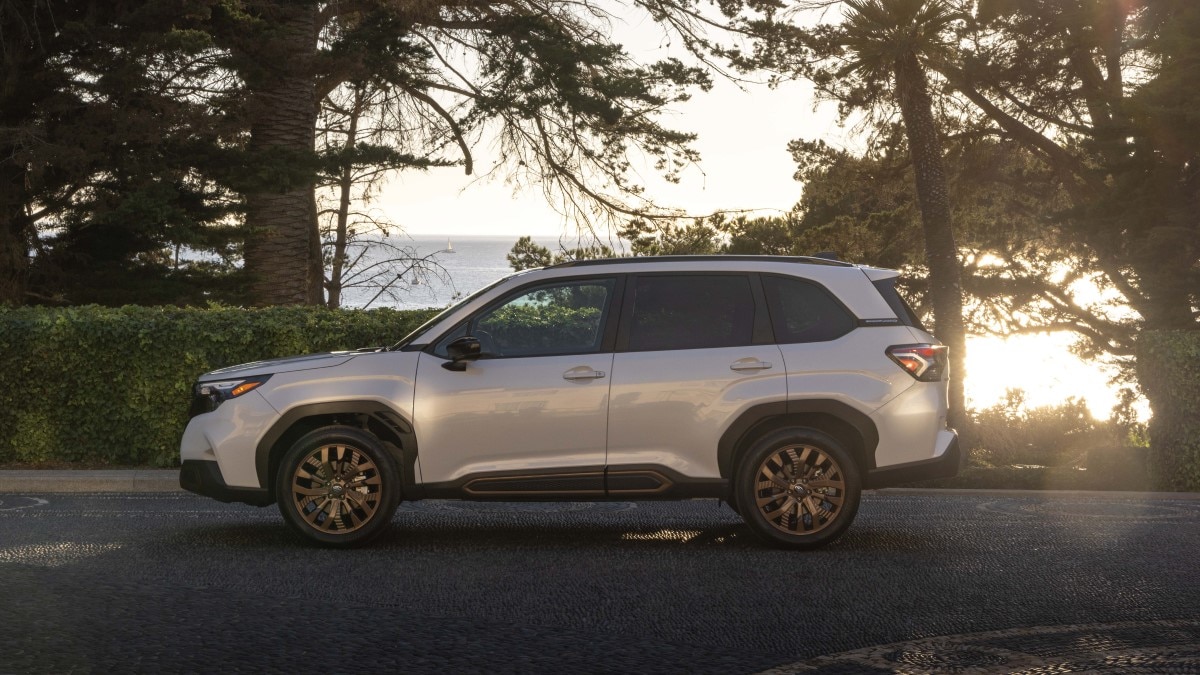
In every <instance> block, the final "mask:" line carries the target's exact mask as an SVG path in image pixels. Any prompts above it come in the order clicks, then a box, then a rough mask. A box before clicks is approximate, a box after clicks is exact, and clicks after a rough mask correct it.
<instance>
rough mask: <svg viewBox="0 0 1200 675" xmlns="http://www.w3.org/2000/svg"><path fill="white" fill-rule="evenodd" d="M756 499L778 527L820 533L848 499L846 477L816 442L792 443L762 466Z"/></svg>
mask: <svg viewBox="0 0 1200 675" xmlns="http://www.w3.org/2000/svg"><path fill="white" fill-rule="evenodd" d="M754 499H755V503H756V505H757V507H758V510H759V511H760V512H761V513H762V515H763V517H764V518H765V519H766V521H767V522H768V523H770V524H771V525H772V526H774V527H775V528H776V529H778V530H780V531H782V532H785V533H787V534H792V535H795V534H816V533H817V532H820V531H821V530H824V529H825V528H826V527H828V526H829V525H830V524H832V523H833V522H834V521H835V520H836V519H837V516H838V513H839V512H840V511H841V509H842V506H843V505H844V504H845V501H846V478H845V476H844V475H843V473H842V467H841V466H839V465H838V463H837V461H836V460H834V459H833V457H832V456H830V454H829V453H826V452H824V451H823V450H821V449H820V448H817V447H815V446H812V445H788V446H784V447H782V448H779V450H777V451H775V452H773V453H771V454H769V455H767V458H766V459H764V460H763V461H762V463H761V464H760V465H759V467H758V472H757V474H756V476H755V484H754Z"/></svg>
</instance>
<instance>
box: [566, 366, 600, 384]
mask: <svg viewBox="0 0 1200 675" xmlns="http://www.w3.org/2000/svg"><path fill="white" fill-rule="evenodd" d="M602 377H604V371H603V370H592V369H591V368H588V367H587V366H580V367H578V368H572V369H570V370H568V371H567V372H565V373H563V379H564V380H571V381H575V380H598V379H600V378H602Z"/></svg>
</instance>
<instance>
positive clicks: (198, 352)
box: [0, 306, 433, 465]
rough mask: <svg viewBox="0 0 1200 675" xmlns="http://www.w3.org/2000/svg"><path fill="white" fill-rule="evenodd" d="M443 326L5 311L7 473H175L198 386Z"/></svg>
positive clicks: (378, 318) (303, 311)
mask: <svg viewBox="0 0 1200 675" xmlns="http://www.w3.org/2000/svg"><path fill="white" fill-rule="evenodd" d="M432 314H433V311H426V310H418V311H395V310H386V309H379V310H372V311H333V310H326V309H317V308H295V307H292V308H271V309H265V310H244V309H234V308H212V309H177V308H164V307H133V306H129V307H121V308H117V309H110V308H104V307H97V306H85V307H72V308H68V309H45V308H33V307H31V308H21V309H11V310H4V309H0V463H3V462H18V461H19V462H35V461H48V460H58V461H87V462H102V463H103V462H107V463H112V464H148V463H155V464H160V465H161V464H162V463H163V462H164V461H170V462H174V461H175V459H177V457H178V454H177V453H178V448H179V440H180V437H181V435H182V433H183V430H184V427H185V426H186V423H187V408H188V403H189V400H190V395H191V384H192V383H193V382H194V381H195V379H196V376H197V375H199V374H201V373H203V372H206V371H209V370H213V369H215V368H219V367H223V366H229V365H234V364H238V363H246V362H249V361H256V360H261V359H265V358H272V357H278V356H289V355H295V354H305V353H312V352H322V351H333V350H343V349H355V348H358V347H363V346H380V345H386V344H392V343H394V342H396V341H398V340H399V339H400V338H402V337H404V335H405V334H407V333H408V332H409V331H411V330H412V329H414V328H416V327H417V326H419V325H420V324H421V323H423V322H424V321H425V320H426V319H428V318H429V317H430V316H431V315H432Z"/></svg>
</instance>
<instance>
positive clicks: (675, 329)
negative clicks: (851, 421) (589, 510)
mask: <svg viewBox="0 0 1200 675" xmlns="http://www.w3.org/2000/svg"><path fill="white" fill-rule="evenodd" d="M786 386H787V385H786V374H785V369H784V365H783V356H782V354H781V353H780V351H779V348H778V347H777V346H776V345H775V344H773V342H772V336H771V328H770V319H769V317H768V315H767V312H766V308H765V300H764V298H763V294H762V290H761V285H760V284H759V281H758V278H757V276H756V275H752V274H740V273H731V274H726V273H703V272H687V273H663V274H638V275H634V276H631V278H630V280H629V283H628V284H627V286H626V292H625V300H624V302H623V311H622V315H621V324H620V329H619V332H618V336H617V354H616V355H615V357H614V359H613V367H612V384H611V397H612V399H611V403H610V404H609V415H608V419H609V422H608V474H609V477H610V479H611V478H612V477H613V476H614V475H616V474H618V473H619V472H620V471H621V470H622V469H636V468H654V467H662V468H666V469H669V470H671V471H673V472H678V473H679V474H682V476H683V477H688V478H718V477H719V476H720V472H719V470H718V467H717V441H718V439H719V438H720V436H721V434H722V433H723V432H724V431H725V429H726V428H728V426H729V425H730V423H731V422H732V421H733V420H734V419H735V418H736V417H737V416H738V415H739V414H740V413H741V412H742V411H744V410H746V409H748V408H750V407H751V406H754V405H757V404H759V403H766V402H776V401H784V400H786V398H787V389H786ZM609 488H610V494H612V493H613V492H614V491H613V490H612V484H611V480H610V485H609Z"/></svg>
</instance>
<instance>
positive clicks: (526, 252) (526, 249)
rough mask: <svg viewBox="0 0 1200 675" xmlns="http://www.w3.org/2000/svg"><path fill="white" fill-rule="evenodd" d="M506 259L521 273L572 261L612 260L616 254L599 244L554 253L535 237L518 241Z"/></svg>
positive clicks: (509, 264) (564, 249)
mask: <svg viewBox="0 0 1200 675" xmlns="http://www.w3.org/2000/svg"><path fill="white" fill-rule="evenodd" d="M505 257H506V258H507V259H508V266H509V267H511V268H512V269H513V271H515V272H520V271H521V270H528V269H533V268H535V267H547V266H549V265H557V264H558V263H564V262H569V261H572V260H591V259H594V258H612V257H614V254H613V250H612V249H611V248H609V247H607V246H604V245H603V244H599V243H596V244H593V245H591V246H580V247H576V248H570V249H568V248H563V249H561V250H559V251H557V252H552V251H551V250H550V249H548V248H546V247H545V246H542V245H541V244H539V243H537V242H535V241H534V240H533V237H521V238H520V239H518V240H517V243H515V244H513V247H512V250H510V251H509V252H508V255H506V256H505Z"/></svg>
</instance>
